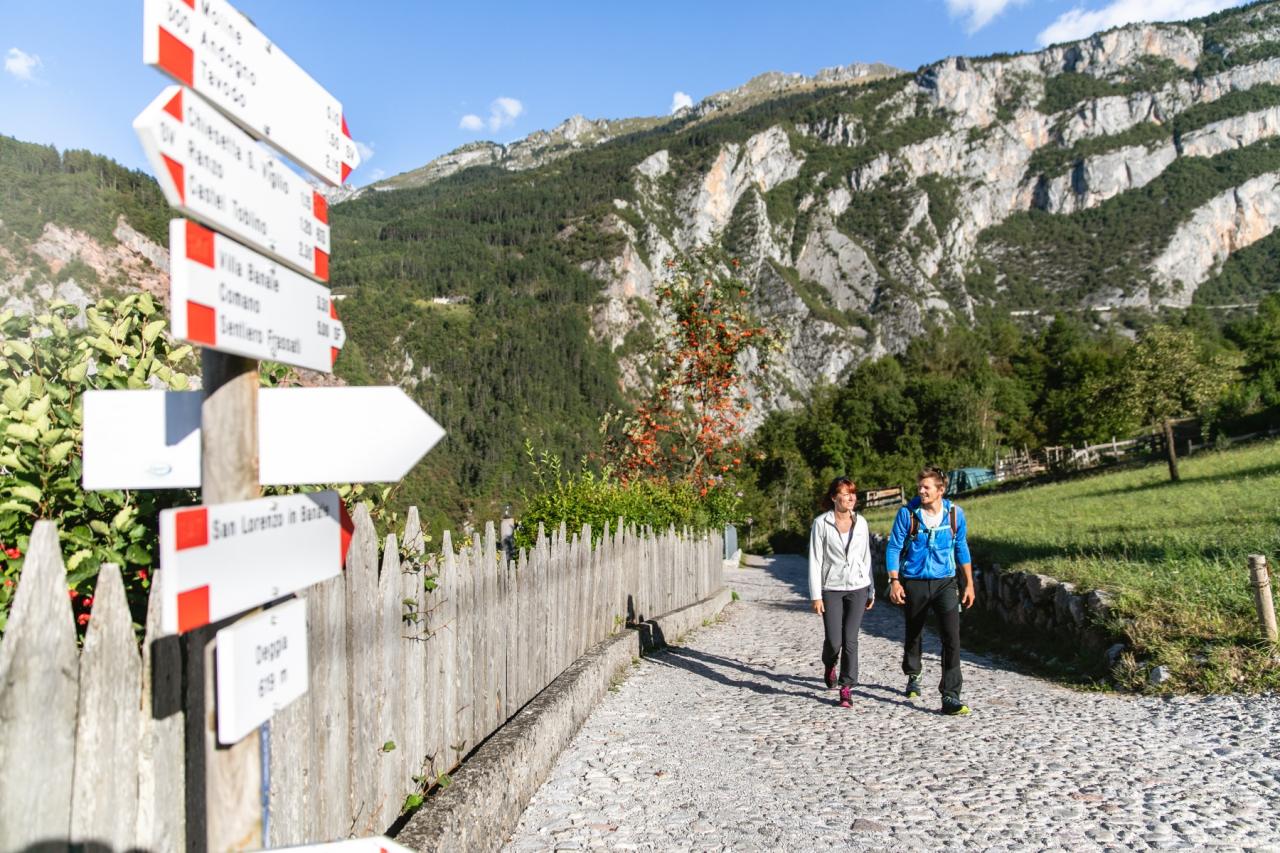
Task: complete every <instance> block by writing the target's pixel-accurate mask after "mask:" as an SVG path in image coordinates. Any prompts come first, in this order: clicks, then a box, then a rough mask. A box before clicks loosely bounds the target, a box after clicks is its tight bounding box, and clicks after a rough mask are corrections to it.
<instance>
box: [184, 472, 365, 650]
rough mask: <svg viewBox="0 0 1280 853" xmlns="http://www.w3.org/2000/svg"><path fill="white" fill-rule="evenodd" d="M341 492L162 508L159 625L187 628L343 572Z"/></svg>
mask: <svg viewBox="0 0 1280 853" xmlns="http://www.w3.org/2000/svg"><path fill="white" fill-rule="evenodd" d="M342 543H343V536H342V519H341V515H340V512H339V509H338V493H337V492H333V491H325V492H312V493H310V494H305V495H282V496H279V497H272V498H257V499H256V500H251V501H236V502H234V503H225V504H212V505H208V506H194V507H184V508H182V509H166V510H163V511H162V512H161V513H160V570H161V571H163V572H165V582H164V583H163V584H161V590H162V594H163V596H164V598H163V601H162V604H163V608H162V610H161V611H160V626H161V628H162V629H163V631H164V633H166V634H173V633H179V634H181V633H185V632H187V631H191V630H193V629H195V628H200V627H202V626H204V625H208V624H209V623H211V622H217V621H218V620H219V619H226V618H227V617H228V616H235V615H236V614H237V613H243V612H244V611H246V610H250V609H252V608H254V607H257V606H259V605H261V604H266V603H267V602H269V601H273V600H275V599H277V598H280V597H281V596H285V595H288V594H289V593H291V592H297V591H298V590H300V589H303V588H304V587H308V586H310V585H311V584H314V583H319V582H320V581H322V580H325V579H327V578H331V577H333V576H334V575H336V574H338V572H340V571H341V570H342V558H343V553H342Z"/></svg>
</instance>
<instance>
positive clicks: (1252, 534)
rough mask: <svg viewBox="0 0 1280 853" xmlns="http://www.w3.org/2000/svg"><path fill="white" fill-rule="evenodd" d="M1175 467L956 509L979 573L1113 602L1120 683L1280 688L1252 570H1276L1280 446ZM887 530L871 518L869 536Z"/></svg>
mask: <svg viewBox="0 0 1280 853" xmlns="http://www.w3.org/2000/svg"><path fill="white" fill-rule="evenodd" d="M1180 469H1181V474H1182V480H1181V482H1179V483H1173V482H1170V480H1169V474H1168V469H1167V467H1166V466H1165V464H1164V463H1163V462H1160V463H1153V464H1151V465H1147V466H1144V467H1141V468H1129V469H1126V470H1121V471H1114V472H1110V473H1102V474H1097V475H1093V476H1087V477H1081V478H1077V479H1073V480H1069V481H1065V482H1060V483H1053V484H1049V485H1042V486H1034V487H1028V488H1024V489H1018V490H1014V491H1003V492H999V493H995V494H989V495H982V496H974V497H970V498H964V499H961V500H959V503H960V504H961V505H962V506H963V507H964V508H965V512H966V513H967V515H968V519H969V542H970V547H971V549H972V550H973V552H974V561H975V564H976V565H977V566H979V567H981V566H988V565H991V564H993V563H998V564H1000V565H1001V566H1002V567H1003V568H1005V569H1006V570H1012V571H1022V572H1035V573H1038V574H1044V575H1050V576H1052V577H1055V578H1058V579H1059V580H1064V581H1070V582H1072V583H1074V584H1076V585H1077V586H1078V587H1079V588H1080V590H1088V589H1101V590H1106V591H1107V592H1110V593H1112V594H1113V595H1114V596H1115V619H1114V622H1113V624H1112V625H1111V626H1110V627H1111V628H1112V629H1113V630H1114V631H1115V632H1116V633H1117V634H1120V635H1122V636H1124V637H1126V638H1127V641H1128V644H1129V646H1130V649H1131V652H1130V653H1128V654H1126V655H1124V656H1123V657H1122V658H1121V661H1120V663H1119V664H1118V665H1117V666H1116V668H1115V669H1114V670H1113V672H1112V677H1113V678H1114V679H1115V681H1116V682H1117V683H1119V684H1121V685H1124V686H1129V687H1134V688H1144V686H1145V685H1146V675H1147V673H1148V672H1149V671H1150V669H1151V668H1152V667H1154V666H1158V665H1165V666H1168V667H1169V668H1170V670H1171V671H1172V673H1173V676H1174V677H1173V679H1172V680H1171V681H1169V682H1168V683H1167V684H1166V685H1165V686H1164V687H1163V688H1161V689H1165V690H1175V691H1194V692H1224V691H1233V690H1244V691H1255V690H1274V689H1280V664H1277V663H1276V662H1275V661H1274V660H1273V659H1272V657H1271V650H1270V649H1268V648H1267V647H1266V645H1265V643H1263V642H1262V641H1261V633H1260V630H1259V628H1258V622H1257V617H1256V615H1255V611H1254V604H1253V595H1252V590H1251V588H1250V585H1249V570H1248V561H1247V558H1248V555H1250V554H1265V555H1266V556H1267V558H1268V560H1269V561H1270V562H1271V564H1272V569H1273V573H1274V571H1275V566H1276V564H1277V562H1280V559H1278V558H1280V441H1274V440H1272V441H1266V442H1259V443H1255V444H1251V445H1247V446H1243V447H1240V448H1236V449H1231V450H1225V451H1214V452H1203V453H1199V454H1196V455H1194V456H1191V457H1188V458H1186V459H1184V460H1182V461H1181V465H1180ZM891 519H892V515H891V513H890V512H889V511H885V510H872V511H870V512H869V513H868V520H869V522H870V523H871V526H872V529H873V530H879V531H881V532H885V533H887V532H888V529H889V526H890V524H891ZM1277 595H1280V589H1277ZM983 645H984V646H988V647H990V646H991V645H992V644H991V643H990V642H984V643H983ZM1058 662H1059V663H1061V661H1058Z"/></svg>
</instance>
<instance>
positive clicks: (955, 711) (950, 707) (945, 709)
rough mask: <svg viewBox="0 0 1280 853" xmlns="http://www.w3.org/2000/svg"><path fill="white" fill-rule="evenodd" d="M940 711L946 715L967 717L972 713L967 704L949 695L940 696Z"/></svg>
mask: <svg viewBox="0 0 1280 853" xmlns="http://www.w3.org/2000/svg"><path fill="white" fill-rule="evenodd" d="M942 713H944V714H946V715H947V716H948V717H967V716H969V714H971V713H973V712H972V711H970V710H969V706H968V705H966V704H964V703H963V702H961V701H960V700H959V699H952V698H951V697H950V696H944V697H942Z"/></svg>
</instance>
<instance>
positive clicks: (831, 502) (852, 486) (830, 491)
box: [822, 477, 858, 509]
mask: <svg viewBox="0 0 1280 853" xmlns="http://www.w3.org/2000/svg"><path fill="white" fill-rule="evenodd" d="M841 489H848V490H849V491H851V492H853V493H854V494H857V493H858V484H857V483H855V482H854V481H853V480H850V479H849V478H848V477H836V478H835V479H834V480H832V481H831V485H830V486H827V493H826V494H825V495H823V496H822V508H823V509H834V508H835V505H836V495H838V494H839V493H840V490H841Z"/></svg>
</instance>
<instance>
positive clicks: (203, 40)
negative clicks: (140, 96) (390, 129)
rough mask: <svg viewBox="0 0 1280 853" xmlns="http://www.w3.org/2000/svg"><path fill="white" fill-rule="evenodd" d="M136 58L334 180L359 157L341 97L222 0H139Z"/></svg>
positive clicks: (324, 177)
mask: <svg viewBox="0 0 1280 853" xmlns="http://www.w3.org/2000/svg"><path fill="white" fill-rule="evenodd" d="M142 27H143V29H142V33H143V35H142V61H143V62H145V63H147V64H148V65H152V66H154V67H156V68H158V69H160V70H161V71H163V72H165V73H166V74H168V75H169V76H171V77H173V78H174V79H175V80H177V81H178V82H180V83H183V84H184V85H186V86H190V87H191V88H192V89H194V90H195V91H197V92H199V93H200V94H201V95H202V96H204V97H205V98H207V99H208V100H209V102H210V103H212V104H213V105H214V106H216V107H217V108H218V109H219V110H221V111H222V112H224V113H226V114H227V115H228V116H230V117H231V118H232V119H234V120H235V121H236V123H238V124H239V125H240V126H241V127H243V128H244V129H245V130H246V131H248V132H249V133H250V134H252V135H253V136H254V137H255V138H257V139H265V140H267V141H269V142H270V143H271V144H272V145H274V146H275V147H276V148H278V149H280V150H281V151H283V152H284V153H285V154H288V155H289V157H291V158H292V159H293V160H294V161H295V162H297V163H298V164H299V165H301V166H303V167H304V168H306V169H308V170H310V171H311V172H313V173H314V174H315V175H316V176H317V177H319V178H321V179H322V180H324V181H327V182H328V183H330V184H334V185H335V186H336V185H338V184H341V183H342V182H343V181H345V180H346V179H347V175H349V174H350V173H351V170H352V169H354V168H355V167H356V166H359V165H360V154H359V151H358V150H357V148H356V144H355V142H354V141H352V139H351V134H350V133H348V132H347V123H346V120H345V118H344V117H343V114H342V104H341V103H340V102H339V101H338V99H337V98H335V97H333V95H330V94H329V93H328V92H327V91H325V89H324V87H323V86H321V85H320V84H319V83H317V82H316V81H315V80H313V79H312V78H311V76H310V75H309V74H307V72H305V71H303V70H302V68H301V67H299V65H298V64H297V63H296V62H294V61H293V60H292V59H290V58H289V57H288V56H286V55H285V54H284V52H283V51H281V50H280V48H278V47H276V46H275V45H274V44H272V43H271V41H270V39H268V38H267V37H266V36H265V35H263V34H262V32H261V31H260V30H259V29H258V28H257V27H255V26H254V25H253V24H252V23H250V21H249V19H248V18H246V17H245V16H244V15H242V14H241V13H240V12H238V11H237V10H236V9H235V8H234V7H232V5H231V4H230V3H227V2H225V0H198V2H197V0H144V2H143V5H142Z"/></svg>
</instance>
